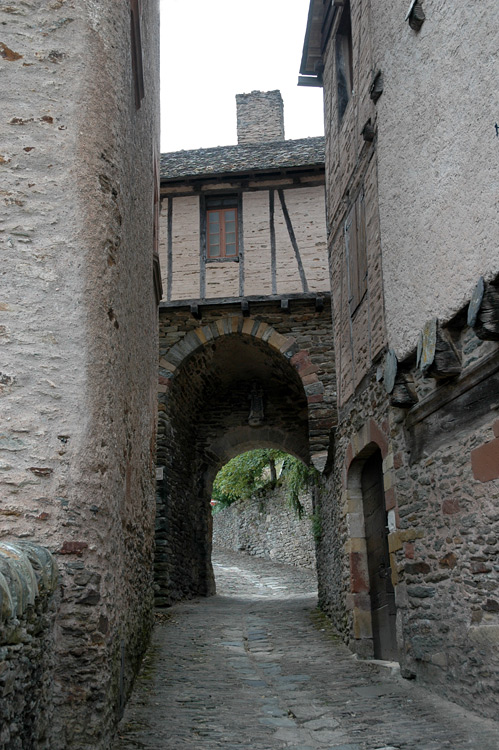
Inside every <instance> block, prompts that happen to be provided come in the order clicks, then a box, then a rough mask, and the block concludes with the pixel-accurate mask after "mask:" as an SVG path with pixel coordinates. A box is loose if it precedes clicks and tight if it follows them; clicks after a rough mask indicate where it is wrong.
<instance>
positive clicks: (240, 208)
mask: <svg viewBox="0 0 499 750" xmlns="http://www.w3.org/2000/svg"><path fill="white" fill-rule="evenodd" d="M243 223H244V217H243V194H242V192H240V193H239V195H238V196H237V232H238V245H239V296H240V297H244V231H243V230H244V226H243Z"/></svg>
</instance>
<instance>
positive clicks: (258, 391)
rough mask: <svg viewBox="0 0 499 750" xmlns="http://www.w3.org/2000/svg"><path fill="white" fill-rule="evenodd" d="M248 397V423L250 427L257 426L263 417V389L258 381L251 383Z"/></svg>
mask: <svg viewBox="0 0 499 750" xmlns="http://www.w3.org/2000/svg"><path fill="white" fill-rule="evenodd" d="M248 398H249V401H250V413H249V417H248V424H249V425H250V427H258V426H259V425H261V424H262V423H263V420H264V417H265V415H264V412H263V390H262V388H261V387H260V386H259V385H258V383H253V385H252V386H251V393H250V394H249V396H248Z"/></svg>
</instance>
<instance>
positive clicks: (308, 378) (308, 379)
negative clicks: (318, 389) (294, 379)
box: [301, 372, 319, 385]
mask: <svg viewBox="0 0 499 750" xmlns="http://www.w3.org/2000/svg"><path fill="white" fill-rule="evenodd" d="M318 380H319V378H318V377H317V374H316V373H315V372H312V373H311V374H310V375H305V376H303V377H302V379H301V382H302V383H303V385H310V383H317V381H318Z"/></svg>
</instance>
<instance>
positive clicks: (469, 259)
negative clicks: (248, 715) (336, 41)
mask: <svg viewBox="0 0 499 750" xmlns="http://www.w3.org/2000/svg"><path fill="white" fill-rule="evenodd" d="M357 5H359V6H362V7H363V6H364V5H365V3H360V2H355V1H354V0H352V6H357ZM369 6H370V8H369V11H368V12H367V13H366V12H365V11H364V8H363V10H362V12H363V14H364V13H365V15H363V18H364V19H365V21H364V23H365V24H366V25H367V23H369V24H370V27H371V38H372V55H373V61H372V67H373V69H374V68H375V69H380V70H381V71H382V73H383V79H384V91H383V94H382V96H381V98H380V99H379V102H378V104H377V105H376V109H377V120H378V135H377V151H378V186H379V195H380V201H379V210H380V222H381V232H382V241H383V276H384V285H385V305H386V313H387V328H388V335H389V340H390V345H391V346H392V347H393V348H394V349H395V350H396V352H397V354H398V355H399V357H401V358H402V357H404V356H405V355H406V354H407V353H408V352H409V351H410V350H411V349H412V348H413V347H414V346H415V345H416V342H417V337H418V334H419V331H420V329H421V328H422V326H423V325H424V324H425V322H426V321H427V320H428V319H429V318H431V317H433V316H437V317H439V318H442V319H443V320H448V319H449V318H451V317H452V315H454V314H455V313H456V312H457V311H458V310H459V309H460V308H461V307H462V306H463V305H464V304H465V303H466V301H467V300H468V299H469V295H470V294H471V291H472V289H473V287H474V285H475V283H476V281H477V279H478V277H479V276H480V275H484V276H485V278H486V279H491V278H492V277H494V276H495V275H496V274H497V272H498V270H499V269H498V263H497V236H498V234H499V219H498V216H499V211H498V200H499V199H498V196H497V191H496V190H495V189H494V187H493V186H494V184H495V180H496V177H495V163H496V159H497V140H498V139H497V137H496V130H495V123H496V121H497V117H496V116H495V115H492V112H491V109H490V101H489V92H490V91H491V90H492V89H493V87H494V86H495V81H496V56H497V35H496V28H495V25H496V15H497V5H496V3H495V1H494V0H482V1H481V2H480V3H479V4H478V6H476V7H475V5H473V4H468V3H462V4H459V6H456V7H455V8H454V9H453V12H452V13H450V14H449V13H447V8H446V7H445V5H444V4H442V3H441V2H439V0H425V2H424V3H423V6H424V13H425V16H426V20H425V21H424V23H423V26H422V28H421V30H420V31H419V32H416V31H414V30H413V29H411V27H410V26H409V23H408V22H407V21H404V19H405V15H406V12H407V11H406V9H405V8H404V7H402V6H401V5H400V3H399V2H398V0H384V2H371V3H369ZM458 38H465V39H466V40H467V42H466V48H463V47H461V46H457V45H456V39H458ZM368 74H369V71H368V68H367V67H366V68H365V75H366V76H367V75H368ZM463 76H466V79H467V81H468V82H469V85H467V86H466V90H465V91H463V95H462V96H459V97H456V96H455V95H454V92H455V91H456V89H458V88H460V86H461V81H462V80H463ZM463 142H466V144H467V145H466V148H461V145H460V144H461V143H463ZM476 154H479V155H480V157H479V159H477V158H476ZM401 289H403V290H404V293H403V294H400V290H401Z"/></svg>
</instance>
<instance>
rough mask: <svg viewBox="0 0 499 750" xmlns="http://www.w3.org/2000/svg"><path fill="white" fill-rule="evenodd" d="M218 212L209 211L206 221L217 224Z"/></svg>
mask: <svg viewBox="0 0 499 750" xmlns="http://www.w3.org/2000/svg"><path fill="white" fill-rule="evenodd" d="M218 218H219V214H218V211H210V213H209V214H208V221H209V222H210V224H218Z"/></svg>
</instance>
